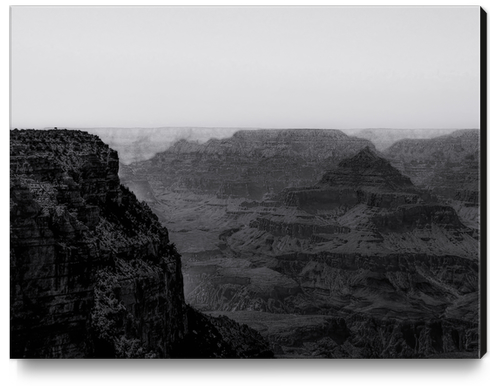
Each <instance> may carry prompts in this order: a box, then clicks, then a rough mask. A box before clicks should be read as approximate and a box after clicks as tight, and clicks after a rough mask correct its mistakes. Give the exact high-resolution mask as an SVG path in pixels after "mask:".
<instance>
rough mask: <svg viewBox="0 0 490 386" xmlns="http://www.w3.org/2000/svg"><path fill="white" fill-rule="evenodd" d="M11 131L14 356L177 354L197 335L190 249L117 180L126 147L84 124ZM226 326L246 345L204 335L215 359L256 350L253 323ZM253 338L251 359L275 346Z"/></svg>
mask: <svg viewBox="0 0 490 386" xmlns="http://www.w3.org/2000/svg"><path fill="white" fill-rule="evenodd" d="M10 139H11V141H10V145H11V157H10V161H11V169H10V171H11V189H10V230H11V237H10V245H11V247H10V266H11V272H10V304H11V310H10V314H11V357H13V358H85V357H109V358H114V357H116V358H117V357H119V358H153V357H155V358H160V357H169V356H171V355H172V354H173V353H175V351H176V350H177V347H178V346H179V345H180V344H181V343H182V342H183V341H184V340H185V339H187V336H188V334H189V330H188V322H187V314H188V312H190V311H189V310H188V308H187V306H186V305H185V302H184V293H183V280H182V272H181V261H180V255H179V254H178V253H177V251H176V250H175V247H174V246H173V245H172V244H170V243H169V238H168V232H167V230H166V228H164V227H162V225H160V223H159V221H158V218H157V217H156V216H155V215H154V214H153V213H152V212H151V210H150V209H149V207H148V206H147V205H146V204H142V203H140V202H138V200H137V199H136V197H135V196H134V194H133V193H131V192H130V191H129V190H128V189H126V188H125V187H123V186H121V185H120V184H119V177H118V165H119V162H118V158H117V153H116V152H115V151H113V150H111V149H110V148H109V147H108V146H107V145H105V144H104V143H102V142H101V141H100V140H99V139H98V137H95V136H92V135H89V134H87V133H83V132H79V131H66V130H51V131H34V130H21V131H19V130H14V131H11V138H10ZM192 312H193V314H192V315H194V314H195V311H192ZM198 320H199V321H203V320H204V321H205V320H206V317H205V316H201V317H199V318H198ZM199 321H198V322H197V323H199ZM206 323H208V324H211V325H212V324H213V321H207V322H206ZM235 330H236V331H235ZM227 331H228V334H229V335H230V334H231V335H233V336H234V339H235V340H236V345H235V346H233V347H231V348H228V349H227V350H226V351H223V350H220V345H223V344H224V340H223V338H222V335H223V334H222V335H219V336H210V337H206V336H204V335H202V336H200V337H202V338H203V339H207V340H208V341H211V342H213V346H212V347H213V349H212V354H213V356H218V357H219V356H221V357H223V356H225V357H247V356H249V354H248V353H245V352H242V351H240V350H241V346H240V342H241V339H245V340H246V339H248V337H247V336H246V333H247V331H241V330H240V329H239V328H238V330H237V327H236V326H235V325H233V324H231V325H230V326H228V330H227ZM224 335H226V334H224ZM200 337H199V338H200ZM199 338H198V339H199ZM259 343H263V342H259ZM252 346H253V345H249V346H247V347H248V348H247V349H249V350H250V352H253V354H250V355H255V354H257V353H259V354H260V353H261V352H262V351H265V350H267V347H266V346H267V345H266V344H265V343H264V344H263V346H264V347H265V348H257V350H256V351H254V350H253V347H252ZM261 347H262V346H261ZM179 350H180V351H179V352H180V353H181V354H182V355H184V356H192V355H193V353H192V347H187V348H186V349H179ZM186 350H191V351H186Z"/></svg>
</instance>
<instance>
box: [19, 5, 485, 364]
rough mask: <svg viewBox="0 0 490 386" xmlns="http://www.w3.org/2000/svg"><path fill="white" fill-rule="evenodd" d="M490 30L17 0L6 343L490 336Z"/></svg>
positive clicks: (230, 352)
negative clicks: (489, 181)
mask: <svg viewBox="0 0 490 386" xmlns="http://www.w3.org/2000/svg"><path fill="white" fill-rule="evenodd" d="M483 34H485V36H486V12H485V11H484V10H483V9H482V8H481V7H479V6H461V7H454V6H453V7H444V6H437V7H402V6H393V7H313V6H310V7H299V6H297V7H238V6H237V7H231V6H230V7H170V6H166V7H156V6H142V7H138V6H134V7H128V6H126V7H95V6H93V7H85V6H76V7H75V6H43V7H34V6H12V7H11V8H10V82H11V83H10V130H9V140H10V197H9V198H10V220H9V225H10V240H9V242H10V264H9V267H10V274H9V275H10V326H9V332H10V334H9V338H10V342H9V345H10V358H11V359H108V358H111V359H145V360H148V359H163V358H178V359H260V360H263V361H266V360H268V361H272V360H276V359H307V360H312V359H317V360H318V359H322V360H324V361H325V362H328V361H329V360H330V359H478V358H481V357H482V356H483V355H484V354H485V353H486V294H485V291H486V249H485V248H484V246H483V245H482V244H484V243H485V241H484V239H485V238H486V214H484V213H482V208H483V210H484V211H486V196H485V195H486V186H485V185H486V179H485V176H484V175H483V174H482V169H484V170H485V167H486V166H485V165H483V163H484V162H486V143H485V141H486V131H485V130H486V127H485V125H486V113H485V114H484V112H483V110H485V109H486V106H484V105H483V104H482V95H483V91H485V92H486V85H483V84H482V73H483V72H485V74H486V68H482V66H481V63H482V36H483ZM485 39H486V38H485ZM485 56H486V51H485ZM485 60H486V59H485ZM485 63H486V62H485ZM485 81H486V75H485ZM485 98H486V96H485ZM483 116H485V119H482V117H483ZM482 180H483V182H482ZM482 232H483V234H482Z"/></svg>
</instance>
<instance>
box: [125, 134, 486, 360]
mask: <svg viewBox="0 0 490 386" xmlns="http://www.w3.org/2000/svg"><path fill="white" fill-rule="evenodd" d="M441 149H442V150H441ZM460 149H463V150H460ZM441 151H442V153H443V154H444V157H445V158H444V157H443V159H442V160H440V161H439V162H434V161H433V160H434V159H437V157H440V156H438V154H440V152H441ZM478 151H479V133H478V131H475V130H465V131H460V132H455V133H452V134H449V135H443V136H440V137H435V138H430V139H410V140H408V139H406V140H402V141H398V142H395V143H394V144H393V145H391V147H388V148H387V149H385V150H384V151H382V152H380V151H378V150H376V148H375V146H374V145H373V144H372V143H371V142H370V141H369V140H366V139H363V138H358V137H353V136H348V135H346V134H345V133H342V132H340V131H337V130H293V129H290V130H254V131H238V132H236V133H234V134H233V136H232V137H230V138H225V139H211V140H209V141H208V142H205V143H198V142H192V141H187V140H180V141H177V142H176V143H175V144H174V145H172V146H171V147H169V148H168V149H167V150H165V151H164V152H161V153H159V154H157V155H156V156H155V157H154V158H152V159H150V160H148V161H142V162H135V163H131V164H129V165H122V166H121V169H120V178H121V181H122V183H123V184H124V185H126V186H128V188H129V189H130V190H132V191H133V192H134V193H135V194H136V195H137V197H139V198H140V199H141V200H144V201H145V202H147V203H148V205H149V206H150V207H151V209H152V210H153V211H154V213H156V214H157V216H158V218H159V219H160V221H161V222H162V223H164V224H166V226H167V228H168V229H169V232H170V235H171V238H172V240H173V241H174V242H175V244H176V246H177V248H178V250H179V252H180V253H181V254H182V268H183V277H184V294H185V298H186V300H187V301H188V302H189V303H190V304H191V305H192V306H194V307H195V308H197V309H199V310H200V311H202V312H204V313H206V314H207V315H211V316H218V315H219V316H227V317H229V318H231V319H233V320H235V321H237V322H239V323H245V324H247V325H248V326H250V327H252V328H253V329H255V330H257V331H259V332H260V333H261V334H262V335H263V336H264V337H265V338H266V339H267V340H268V342H269V343H270V345H271V346H272V347H273V349H274V353H275V355H276V356H279V357H347V358H363V357H369V358H392V357H411V358H426V357H431V358H434V357H439V358H443V357H477V356H478V350H479V332H478V331H479V330H478V320H479V299H480V297H479V275H480V273H479V265H480V263H479V259H480V251H479V245H480V244H479V237H480V235H479V197H478V190H479V188H478V184H479V166H478V159H479V153H478ZM456 154H457V155H456ZM453 158H454V159H453ZM460 161H461V162H460ZM468 171H469V172H468ZM444 173H445V176H446V177H441V178H439V177H440V176H441V175H443V174H444ZM438 178H439V179H438ZM440 181H442V182H440ZM456 186H457V187H458V188H457V189H454V188H455V187H456Z"/></svg>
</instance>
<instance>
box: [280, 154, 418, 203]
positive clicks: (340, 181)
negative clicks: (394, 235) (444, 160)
mask: <svg viewBox="0 0 490 386" xmlns="http://www.w3.org/2000/svg"><path fill="white" fill-rule="evenodd" d="M421 193H422V192H420V191H417V190H416V189H415V187H414V186H413V184H412V182H411V181H410V179H409V178H408V177H406V176H404V175H402V174H401V173H400V172H399V171H398V170H397V169H396V168H394V167H393V166H392V165H391V164H390V163H389V162H388V161H387V160H386V159H384V158H382V157H380V156H379V155H378V154H376V152H375V151H373V150H372V149H371V148H369V147H365V148H364V149H362V150H361V151H360V152H359V153H357V154H355V155H354V156H353V157H350V158H348V159H345V160H343V161H341V162H340V163H339V164H338V165H337V167H335V168H332V169H330V170H328V171H327V172H326V173H325V174H324V175H323V177H322V178H321V180H320V181H319V182H318V183H317V184H316V185H314V186H310V187H307V188H293V189H287V190H285V191H284V192H283V193H282V201H283V202H284V203H285V204H286V205H288V206H297V207H299V208H302V209H305V210H308V211H315V209H316V210H321V209H327V210H328V209H334V208H338V207H352V206H354V205H357V204H360V203H364V204H367V205H369V206H375V207H381V208H390V207H397V206H398V205H402V204H412V203H416V202H418V201H420V200H421ZM426 196H427V195H426Z"/></svg>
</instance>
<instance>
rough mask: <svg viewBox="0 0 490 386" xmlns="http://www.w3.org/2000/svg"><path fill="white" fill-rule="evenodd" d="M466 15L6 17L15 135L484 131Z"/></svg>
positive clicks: (198, 11)
mask: <svg viewBox="0 0 490 386" xmlns="http://www.w3.org/2000/svg"><path fill="white" fill-rule="evenodd" d="M479 13H480V10H479V8H478V7H466V8H456V7H452V8H399V7H396V8H376V7H371V8H352V7H350V8H146V7H143V8H131V7H124V8H112V7H110V8H102V7H94V8H82V7H65V8H63V7H43V8H35V7H14V8H12V10H11V31H12V32H11V127H19V128H20V127H37V128H41V127H46V126H60V127H63V126H69V127H107V126H109V127H162V126H187V127H191V126H203V127H216V126H218V127H311V128H340V129H342V128H365V127H366V128H367V127H390V128H478V127H479V113H480V101H479V93H480V89H479V80H480V74H479V72H480V64H479V63H480V62H479V61H480V56H479V55H480V53H479V44H480V38H479V28H480V23H479Z"/></svg>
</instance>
